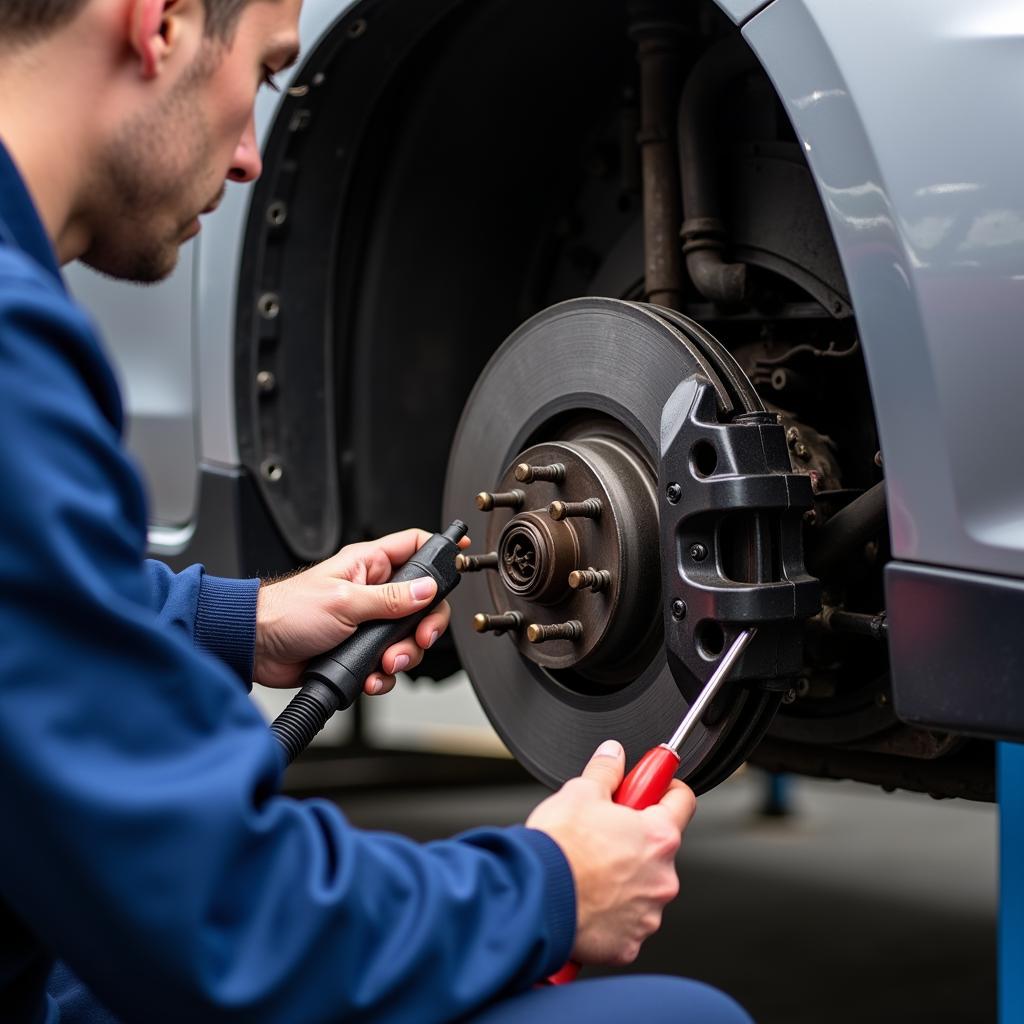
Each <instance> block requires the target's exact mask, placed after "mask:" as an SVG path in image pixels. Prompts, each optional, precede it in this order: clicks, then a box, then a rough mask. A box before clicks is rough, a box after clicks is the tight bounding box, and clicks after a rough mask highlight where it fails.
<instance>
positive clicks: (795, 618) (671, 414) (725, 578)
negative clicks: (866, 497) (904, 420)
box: [658, 376, 821, 699]
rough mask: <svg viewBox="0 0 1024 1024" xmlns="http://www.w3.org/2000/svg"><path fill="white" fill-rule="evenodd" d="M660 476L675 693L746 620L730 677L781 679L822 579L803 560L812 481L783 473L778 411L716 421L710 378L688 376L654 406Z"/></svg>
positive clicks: (690, 689)
mask: <svg viewBox="0 0 1024 1024" xmlns="http://www.w3.org/2000/svg"><path fill="white" fill-rule="evenodd" d="M658 475H659V483H660V491H661V501H660V506H661V507H660V516H659V519H660V530H661V574H662V593H663V594H664V601H663V606H664V609H665V650H666V653H667V656H668V662H669V666H670V668H671V670H672V674H673V675H674V677H675V679H676V682H677V683H678V685H679V687H680V689H681V690H682V692H683V694H684V696H686V697H687V698H688V699H694V698H695V697H696V694H697V692H699V690H700V687H701V686H702V685H703V682H704V680H705V679H706V678H707V676H708V675H709V674H710V673H711V670H712V668H713V667H714V664H715V663H716V662H717V660H718V658H719V656H720V655H721V653H722V651H724V650H726V649H727V648H728V646H729V644H731V643H732V641H733V639H734V638H735V636H736V635H737V634H738V633H739V632H740V631H741V630H742V629H744V628H745V627H747V626H752V625H756V626H758V635H757V637H756V639H755V641H754V642H753V643H752V644H751V645H750V647H749V648H748V649H747V651H746V652H745V653H744V655H743V658H742V659H741V661H740V662H739V664H738V665H737V667H736V668H735V669H734V671H733V674H732V677H733V678H734V679H743V680H748V681H753V680H757V681H759V682H762V683H763V684H764V685H765V686H767V687H769V688H772V689H778V688H783V687H785V686H786V685H787V684H786V682H785V680H786V678H787V677H790V676H792V675H794V674H795V673H796V672H797V671H799V669H800V666H801V663H802V660H803V642H802V630H801V623H802V621H803V620H804V619H807V618H809V617H811V616H812V615H814V614H816V613H817V612H818V611H819V610H820V607H821V596H820V589H821V588H820V585H819V583H818V580H817V579H815V578H814V577H812V576H810V575H809V574H808V573H807V570H806V569H805V567H804V553H803V515H804V513H805V512H806V511H807V510H808V509H810V508H811V507H812V504H813V500H812V491H811V483H810V480H809V479H808V478H807V477H806V476H803V475H800V474H798V473H794V472H793V468H792V465H791V463H790V459H789V449H788V446H787V444H786V435H785V429H784V428H783V427H782V426H781V425H780V423H779V422H778V417H777V416H776V414H775V413H772V412H748V413H741V414H739V415H737V416H734V417H733V418H732V419H731V420H730V421H728V422H721V421H720V418H719V406H718V401H717V398H716V394H715V391H714V389H713V388H712V386H711V385H710V384H709V383H708V381H706V380H705V379H704V378H702V377H699V376H698V377H693V378H689V379H687V380H685V381H683V382H682V383H681V384H680V385H679V387H677V388H676V390H675V391H674V392H673V393H672V395H671V396H670V397H669V399H668V401H667V402H666V403H665V406H664V409H663V411H662V418H661V462H660V466H659V473H658ZM737 549H739V550H738V551H737Z"/></svg>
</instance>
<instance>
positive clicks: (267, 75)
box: [263, 64, 281, 92]
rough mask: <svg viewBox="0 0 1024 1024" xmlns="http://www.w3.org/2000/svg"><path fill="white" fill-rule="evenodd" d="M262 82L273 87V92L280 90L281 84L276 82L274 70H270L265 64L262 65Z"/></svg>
mask: <svg viewBox="0 0 1024 1024" xmlns="http://www.w3.org/2000/svg"><path fill="white" fill-rule="evenodd" d="M263 84H264V85H265V86H267V87H268V88H270V89H273V90H274V92H280V91H281V86H279V85H278V84H277V74H276V72H274V71H271V69H270V68H268V67H267V66H266V64H264V65H263Z"/></svg>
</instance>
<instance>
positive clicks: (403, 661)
mask: <svg viewBox="0 0 1024 1024" xmlns="http://www.w3.org/2000/svg"><path fill="white" fill-rule="evenodd" d="M408 667H409V655H408V654H400V655H399V656H398V657H397V658H395V668H394V672H404V671H405V670H406V669H407V668H408ZM394 672H393V673H392V675H393V674H394Z"/></svg>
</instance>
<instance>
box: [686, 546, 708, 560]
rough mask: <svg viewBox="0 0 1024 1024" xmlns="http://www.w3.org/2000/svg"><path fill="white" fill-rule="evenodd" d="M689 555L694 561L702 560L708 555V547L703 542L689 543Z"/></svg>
mask: <svg viewBox="0 0 1024 1024" xmlns="http://www.w3.org/2000/svg"><path fill="white" fill-rule="evenodd" d="M690 557H691V558H692V559H693V560H694V561H695V562H703V561H704V559H705V558H707V557H708V549H707V548H706V547H704V545H703V544H691V545H690Z"/></svg>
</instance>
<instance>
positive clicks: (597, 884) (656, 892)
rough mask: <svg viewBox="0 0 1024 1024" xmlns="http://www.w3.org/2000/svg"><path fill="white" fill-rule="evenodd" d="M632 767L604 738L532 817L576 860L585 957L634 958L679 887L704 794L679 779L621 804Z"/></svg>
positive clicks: (581, 955)
mask: <svg viewBox="0 0 1024 1024" xmlns="http://www.w3.org/2000/svg"><path fill="white" fill-rule="evenodd" d="M625 767H626V757H625V754H624V752H623V750H622V746H621V744H619V743H617V742H615V741H614V740H609V741H608V742H606V743H602V744H601V746H600V747H599V748H598V751H597V753H596V754H595V755H594V756H593V757H592V758H591V760H590V763H589V764H588V765H587V767H586V768H585V769H584V770H583V775H582V776H581V777H580V778H578V779H570V780H569V781H568V782H567V783H566V784H565V785H564V786H563V787H562V788H561V789H560V790H559V791H558V792H557V793H555V795H554V796H551V797H548V799H547V800H545V801H544V802H543V803H542V804H540V805H539V806H538V807H537V808H536V809H535V810H534V812H533V813H532V814H531V815H530V817H529V818H528V819H527V822H526V824H527V827H528V828H536V829H540V831H542V832H546V833H547V834H548V835H549V836H551V838H552V839H554V841H555V842H556V843H558V845H559V846H560V847H561V849H562V852H563V853H564V854H565V856H566V859H567V860H568V861H569V866H570V868H571V869H572V874H573V879H574V880H575V882H576V945H575V946H574V947H573V951H572V959H573V960H575V961H576V962H577V963H580V964H612V965H615V966H620V967H621V966H624V965H625V964H630V963H632V962H633V961H634V960H635V959H636V958H637V955H638V954H639V952H640V947H641V946H642V945H643V943H644V940H645V939H647V938H648V937H649V936H651V935H653V934H654V932H656V931H657V930H658V928H660V927H661V913H662V909H663V908H664V906H665V904H666V903H669V902H671V901H672V900H673V899H675V897H676V895H677V893H678V892H679V879H678V877H677V876H676V868H675V855H676V851H677V850H678V849H679V844H680V842H681V839H682V832H683V830H684V829H685V828H686V826H687V824H688V823H689V821H690V818H692V817H693V812H694V811H695V810H696V806H697V801H696V798H695V797H694V795H693V793H692V792H691V790H690V788H689V786H687V785H685V784H684V783H682V782H679V781H675V782H673V783H672V785H671V787H670V788H669V790H668V792H667V793H666V794H665V796H664V797H662V799H661V802H660V803H657V804H654V805H653V806H651V807H648V808H647V809H646V810H643V811H635V810H632V809H631V808H628V807H620V806H619V805H618V804H614V803H612V795H613V794H614V792H615V790H616V789H617V788H618V785H619V783H620V782H621V781H622V777H623V774H624V772H625Z"/></svg>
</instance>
